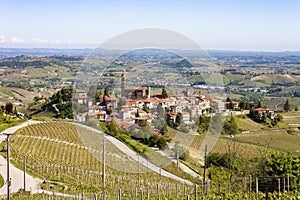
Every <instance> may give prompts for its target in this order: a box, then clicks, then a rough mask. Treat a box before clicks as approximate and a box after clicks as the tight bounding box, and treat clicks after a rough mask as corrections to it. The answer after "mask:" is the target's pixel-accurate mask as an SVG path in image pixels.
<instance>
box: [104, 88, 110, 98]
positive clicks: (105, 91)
mask: <svg viewBox="0 0 300 200" xmlns="http://www.w3.org/2000/svg"><path fill="white" fill-rule="evenodd" d="M104 95H105V96H109V93H108V87H105V88H104Z"/></svg>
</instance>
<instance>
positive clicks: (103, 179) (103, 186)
mask: <svg viewBox="0 0 300 200" xmlns="http://www.w3.org/2000/svg"><path fill="white" fill-rule="evenodd" d="M102 200H105V139H103V149H102Z"/></svg>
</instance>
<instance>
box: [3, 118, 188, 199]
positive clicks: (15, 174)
mask: <svg viewBox="0 0 300 200" xmlns="http://www.w3.org/2000/svg"><path fill="white" fill-rule="evenodd" d="M36 123H39V122H37V121H31V120H30V121H28V122H24V123H22V124H20V125H18V126H14V127H11V128H8V129H6V130H5V131H3V132H2V133H14V132H16V131H17V130H18V129H20V128H23V127H25V126H28V125H30V124H36ZM80 125H81V126H84V127H85V128H88V129H90V130H92V131H96V132H98V133H100V134H103V132H101V131H99V130H96V129H94V128H92V127H89V126H85V125H82V124H80ZM2 133H1V134H2ZM105 138H106V139H107V140H109V141H110V142H112V143H113V144H114V145H115V146H116V147H117V148H119V149H120V150H121V151H122V152H123V153H125V154H126V155H128V156H129V157H131V158H132V159H134V160H136V161H140V163H141V164H143V165H144V166H145V167H147V166H148V167H149V169H150V170H153V171H155V172H157V173H161V175H162V176H165V177H168V178H171V179H174V180H176V181H179V182H182V183H186V184H189V185H192V183H191V182H190V181H188V180H185V179H182V178H180V177H178V176H176V175H174V174H171V173H169V172H167V171H165V170H163V169H160V167H158V166H156V165H154V164H152V163H149V162H148V163H147V160H146V159H144V158H142V157H140V156H138V155H137V154H136V152H134V151H132V150H131V149H130V148H129V147H127V146H126V145H125V144H123V143H122V142H121V141H119V140H117V139H116V138H114V137H112V136H109V135H105ZM4 140H5V136H3V135H0V142H2V141H4ZM0 174H1V176H2V177H3V179H4V180H5V184H4V186H3V187H2V188H0V195H3V194H6V193H7V184H6V180H7V176H6V175H7V168H6V159H5V158H3V157H2V156H0ZM10 174H11V175H10V176H11V181H12V187H11V192H12V193H14V192H17V191H18V190H20V189H23V188H24V186H23V183H24V178H23V176H24V172H23V171H22V170H20V169H18V168H16V167H15V166H14V165H12V164H10ZM41 181H42V180H40V179H38V178H34V177H32V176H30V175H28V174H26V190H28V191H32V193H41V192H42V190H40V189H39V187H38V184H39V183H40V182H41ZM44 192H46V191H44ZM47 193H48V192H47Z"/></svg>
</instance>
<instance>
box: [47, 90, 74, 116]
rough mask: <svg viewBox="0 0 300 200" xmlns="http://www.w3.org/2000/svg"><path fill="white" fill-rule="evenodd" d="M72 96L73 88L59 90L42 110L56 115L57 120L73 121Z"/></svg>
mask: <svg viewBox="0 0 300 200" xmlns="http://www.w3.org/2000/svg"><path fill="white" fill-rule="evenodd" d="M72 94H73V89H72V88H63V89H61V90H59V91H58V92H57V93H54V94H53V95H52V96H51V97H50V98H49V100H48V101H47V102H46V103H45V104H44V105H43V106H42V110H44V111H51V112H54V113H56V114H57V115H56V117H57V118H61V119H65V118H69V119H73V109H72Z"/></svg>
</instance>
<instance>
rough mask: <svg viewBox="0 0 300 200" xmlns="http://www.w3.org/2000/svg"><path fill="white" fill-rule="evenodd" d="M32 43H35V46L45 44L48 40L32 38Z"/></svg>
mask: <svg viewBox="0 0 300 200" xmlns="http://www.w3.org/2000/svg"><path fill="white" fill-rule="evenodd" d="M32 42H33V43H35V44H46V43H48V40H47V39H42V38H39V37H34V38H33V39H32Z"/></svg>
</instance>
